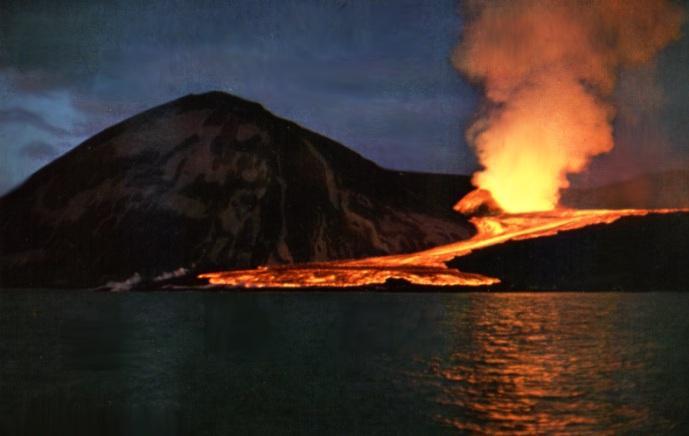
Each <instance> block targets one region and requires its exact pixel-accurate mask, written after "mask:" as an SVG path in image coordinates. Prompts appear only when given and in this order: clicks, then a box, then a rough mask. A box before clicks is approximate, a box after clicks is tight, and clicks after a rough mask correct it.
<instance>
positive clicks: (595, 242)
mask: <svg viewBox="0 0 689 436" xmlns="http://www.w3.org/2000/svg"><path fill="white" fill-rule="evenodd" d="M687 259H689V214H688V213H673V214H666V215H661V214H659V215H647V216H643V217H626V218H621V219H620V220H618V221H616V222H614V223H612V224H609V225H605V224H601V225H594V226H591V227H585V228H582V229H578V230H572V231H567V232H563V233H560V234H557V235H555V236H551V237H544V238H538V239H527V240H521V241H513V242H508V243H505V244H502V245H496V246H492V247H488V248H485V249H482V250H479V251H476V252H474V253H471V254H469V255H467V256H465V257H459V258H456V259H454V260H452V261H451V262H449V265H450V266H452V267H455V268H459V269H460V270H462V271H467V272H474V273H480V274H486V275H489V276H491V277H497V278H500V279H501V280H502V282H503V284H502V286H501V287H500V288H501V289H511V290H522V291H529V290H561V291H687V290H689V269H688V268H687V265H688V263H687Z"/></svg>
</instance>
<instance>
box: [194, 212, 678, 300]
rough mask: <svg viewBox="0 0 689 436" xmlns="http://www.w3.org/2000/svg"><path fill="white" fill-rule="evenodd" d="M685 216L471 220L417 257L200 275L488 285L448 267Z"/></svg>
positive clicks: (292, 281) (278, 281) (239, 279)
mask: <svg viewBox="0 0 689 436" xmlns="http://www.w3.org/2000/svg"><path fill="white" fill-rule="evenodd" d="M680 211H687V210H681V209H654V210H646V209H626V210H603V209H601V210H573V209H558V210H554V211H549V212H533V213H521V214H499V215H492V216H480V217H478V216H477V217H473V218H472V219H471V221H472V223H473V224H474V226H475V227H476V229H477V233H476V235H475V236H474V237H473V238H471V239H468V240H464V241H458V242H454V243H451V244H447V245H441V246H438V247H434V248H431V249H428V250H424V251H419V252H416V253H409V254H399V255H390V256H380V257H371V258H366V259H359V260H345V261H330V262H318V263H306V264H296V265H275V266H265V267H259V268H256V269H248V270H231V271H223V272H214V273H207V274H202V275H200V276H199V278H201V279H206V280H208V282H209V283H210V284H212V285H221V286H227V287H239V288H302V287H356V286H365V285H376V284H383V283H385V282H386V281H387V280H389V279H400V280H406V281H407V282H409V283H413V284H416V285H432V286H486V285H494V284H497V283H500V279H498V278H494V277H487V276H483V275H480V274H473V273H468V272H462V271H459V270H457V269H453V268H448V267H447V265H446V264H445V262H448V261H450V260H451V259H453V258H455V257H459V256H464V255H466V254H468V253H470V252H471V251H473V250H478V249H482V248H485V247H489V246H492V245H497V244H502V243H504V242H506V241H509V240H517V239H529V238H539V237H544V236H551V235H554V234H556V233H558V232H561V231H567V230H574V229H579V228H582V227H586V226H590V225H594V224H610V223H612V222H614V221H617V220H618V219H620V218H622V217H625V216H644V215H648V214H657V213H672V212H680Z"/></svg>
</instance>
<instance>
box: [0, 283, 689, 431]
mask: <svg viewBox="0 0 689 436" xmlns="http://www.w3.org/2000/svg"><path fill="white" fill-rule="evenodd" d="M285 433H287V434H346V435H351V434H577V435H579V434H601V433H602V434H630V433H631V434H689V294H682V293H663V292H658V293H619V292H618V293H606V292H599V293H566V292H565V293H535V292H518V293H456V294H452V293H424V292H423V291H421V292H418V293H363V292H332V293H327V292H277V293H274V292H200V291H182V292H130V293H126V292H125V293H99V292H87V291H79V292H75V291H57V290H50V291H48V290H4V291H1V292H0V434H2V435H15V434H16V435H24V434H30V435H110V434H112V435H158V434H160V435H229V434H285Z"/></svg>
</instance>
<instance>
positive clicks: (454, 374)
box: [432, 294, 650, 434]
mask: <svg viewBox="0 0 689 436" xmlns="http://www.w3.org/2000/svg"><path fill="white" fill-rule="evenodd" d="M571 297H576V296H575V295H573V296H570V298H568V297H567V296H562V295H561V296H560V297H557V298H553V295H552V294H496V295H494V296H492V297H491V298H476V299H475V300H473V301H472V307H471V309H470V310H469V314H468V315H467V316H465V319H462V320H458V323H457V325H456V326H448V328H451V329H452V328H454V329H462V330H463V331H461V332H460V331H459V330H457V335H459V336H460V337H467V336H468V338H469V344H463V345H461V344H460V345H459V348H461V350H462V351H457V352H454V353H453V354H452V355H451V356H450V358H449V359H447V360H443V362H442V363H441V362H439V361H438V362H435V363H434V364H433V365H432V367H433V372H434V374H435V375H436V376H437V377H438V378H439V379H441V380H442V381H443V383H442V384H443V390H442V394H441V395H440V396H439V398H438V402H439V403H440V404H442V405H443V406H445V407H446V409H447V410H448V411H449V412H448V413H444V414H441V416H438V417H437V418H438V419H439V420H440V421H442V422H444V423H446V424H449V425H451V426H453V427H455V428H457V429H458V430H461V431H464V432H471V433H481V434H504V433H509V434H553V433H557V434H562V433H569V434H582V433H590V432H591V431H594V430H595V431H598V430H601V429H605V431H606V432H608V433H615V432H616V431H623V430H629V429H633V428H634V425H635V423H642V422H644V421H645V420H647V419H648V415H649V413H650V412H649V411H648V409H647V408H646V407H644V406H641V405H635V404H633V403H620V404H615V403H614V402H613V401H610V398H612V397H615V396H616V395H618V394H619V392H620V391H621V390H623V389H627V388H628V386H622V385H620V380H616V376H618V375H619V374H620V373H621V371H620V368H621V367H624V373H625V374H632V375H633V374H635V373H638V374H640V375H639V377H643V376H642V375H641V374H643V371H644V370H645V369H646V368H645V367H644V363H645V362H643V361H641V360H635V359H631V358H629V356H627V355H626V354H628V352H627V349H632V348H634V347H633V346H632V345H633V344H625V343H611V342H610V341H607V340H606V336H607V334H608V333H607V332H610V330H611V329H613V328H614V327H613V326H612V325H610V322H609V320H608V317H609V316H610V313H611V312H612V311H614V310H615V300H614V298H615V297H611V298H610V299H609V301H606V302H605V307H606V312H604V313H597V314H591V313H588V314H586V313H584V312H583V311H584V310H588V308H582V307H578V306H577V302H576V298H571ZM463 316H464V315H463ZM592 322H593V324H592ZM465 329H470V331H466V330H465ZM613 416H614V417H615V418H614V419H612V420H611V417H613Z"/></svg>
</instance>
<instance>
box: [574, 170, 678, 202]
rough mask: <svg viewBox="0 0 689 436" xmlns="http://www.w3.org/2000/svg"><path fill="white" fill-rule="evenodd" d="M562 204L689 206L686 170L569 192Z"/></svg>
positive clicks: (644, 176)
mask: <svg viewBox="0 0 689 436" xmlns="http://www.w3.org/2000/svg"><path fill="white" fill-rule="evenodd" d="M562 202H563V203H564V204H565V205H567V206H571V207H576V208H579V209H662V208H677V207H689V171H686V170H684V171H682V170H676V171H667V172H664V173H657V174H646V175H643V176H639V177H635V178H633V179H629V180H625V181H622V182H617V183H613V184H610V185H605V186H601V187H596V188H590V189H568V190H566V191H564V192H563V194H562Z"/></svg>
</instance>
